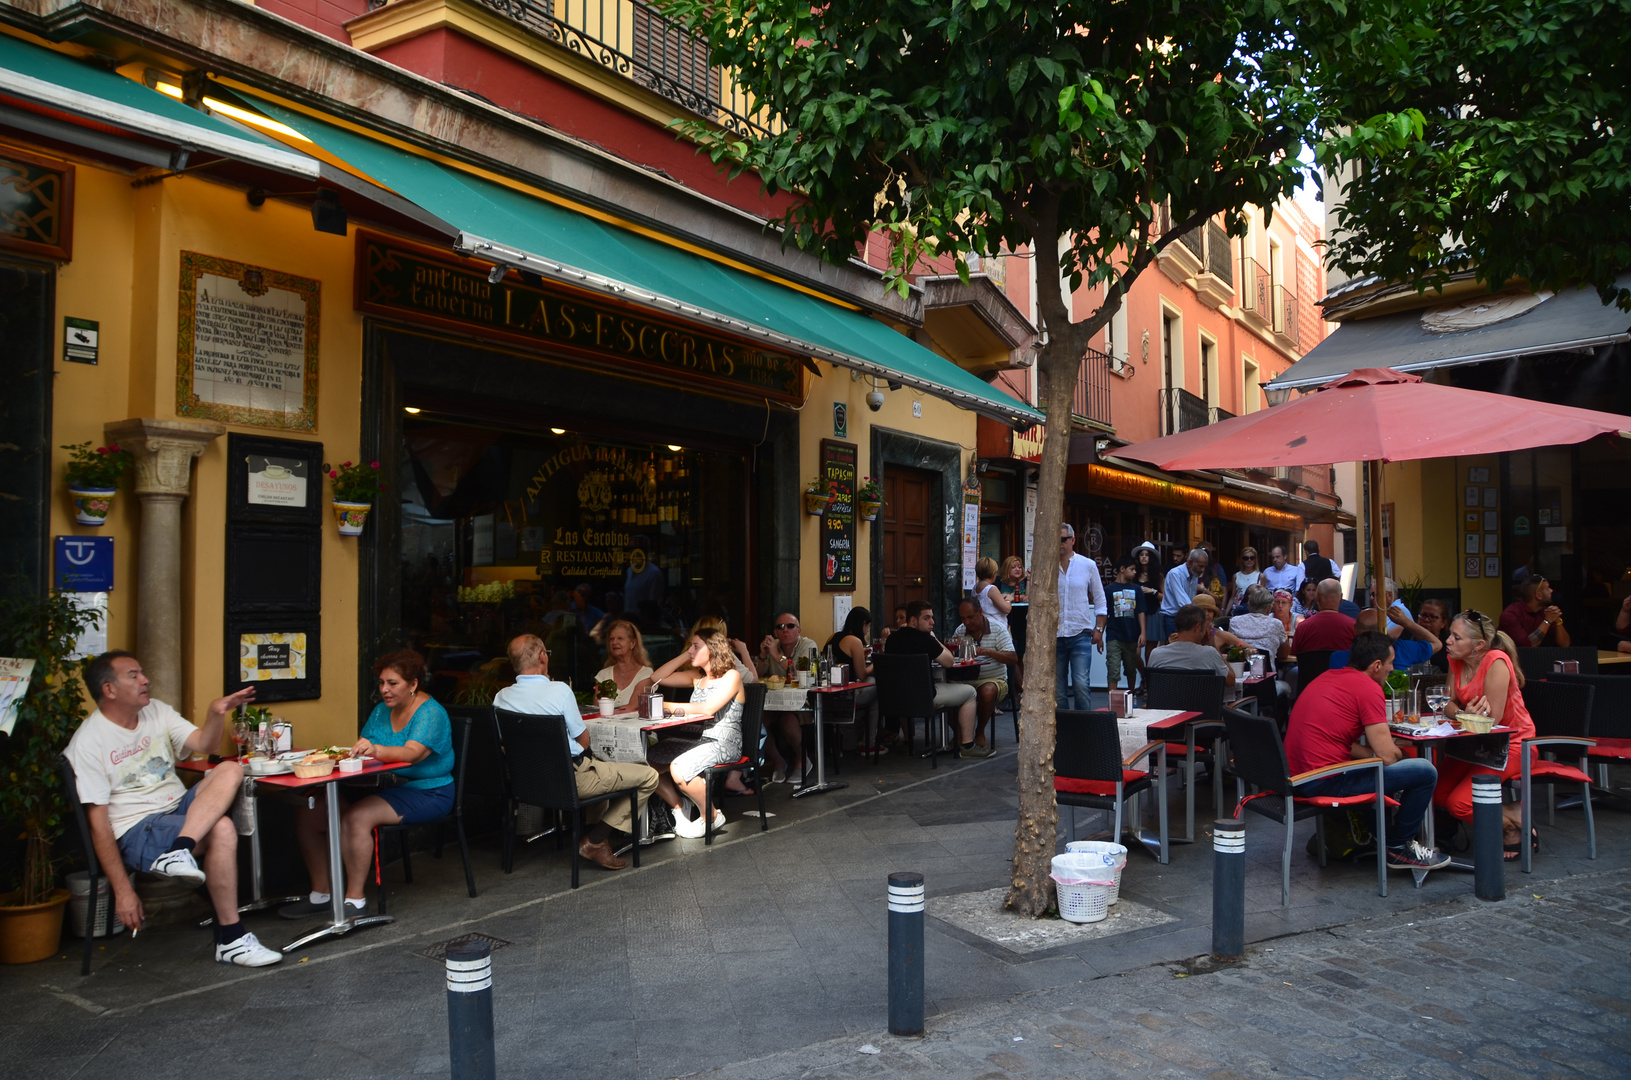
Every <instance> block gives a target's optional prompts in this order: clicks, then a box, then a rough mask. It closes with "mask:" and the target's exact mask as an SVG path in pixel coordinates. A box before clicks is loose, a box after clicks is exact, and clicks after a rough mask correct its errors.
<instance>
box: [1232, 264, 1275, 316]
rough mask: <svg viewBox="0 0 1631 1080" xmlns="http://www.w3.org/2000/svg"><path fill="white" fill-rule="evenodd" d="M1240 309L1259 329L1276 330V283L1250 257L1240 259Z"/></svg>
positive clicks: (1260, 265) (1261, 265)
mask: <svg viewBox="0 0 1631 1080" xmlns="http://www.w3.org/2000/svg"><path fill="white" fill-rule="evenodd" d="M1240 307H1241V310H1242V311H1244V312H1245V314H1246V317H1247V318H1248V319H1250V320H1251V321H1252V322H1253V323H1255V324H1256V325H1257V327H1258V328H1259V329H1261V330H1272V329H1273V328H1274V282H1273V279H1272V278H1271V277H1270V276H1269V272H1268V271H1267V270H1265V269H1264V268H1263V264H1262V263H1260V262H1258V261H1257V260H1256V259H1254V258H1252V257H1251V256H1250V255H1244V256H1242V257H1241V259H1240Z"/></svg>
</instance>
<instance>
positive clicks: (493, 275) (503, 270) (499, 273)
mask: <svg viewBox="0 0 1631 1080" xmlns="http://www.w3.org/2000/svg"><path fill="white" fill-rule="evenodd" d="M509 272H510V271H509V268H508V267H506V266H502V265H501V266H495V267H493V268H492V269H491V270H489V271H487V283H488V284H489V285H497V284H498V283H499V282H501V281H503V280H504V275H505V274H507V273H509Z"/></svg>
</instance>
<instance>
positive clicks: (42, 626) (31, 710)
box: [0, 592, 98, 964]
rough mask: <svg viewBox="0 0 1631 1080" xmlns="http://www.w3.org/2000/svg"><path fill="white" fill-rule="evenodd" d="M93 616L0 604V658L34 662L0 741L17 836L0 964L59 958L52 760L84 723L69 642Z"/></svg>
mask: <svg viewBox="0 0 1631 1080" xmlns="http://www.w3.org/2000/svg"><path fill="white" fill-rule="evenodd" d="M97 620H98V616H97V614H96V613H95V612H93V611H87V610H82V609H81V608H79V607H78V606H77V605H75V604H74V602H73V601H72V599H70V598H69V597H68V596H67V595H66V594H64V593H56V592H54V593H52V594H51V595H49V596H46V597H35V596H11V597H6V598H4V599H0V656H10V657H17V658H19V659H25V660H33V661H34V670H33V672H32V678H31V680H30V682H29V688H28V692H27V693H26V694H25V696H24V697H23V699H22V700H21V701H19V702H18V703H17V720H16V724H15V725H14V726H13V727H12V729H11V733H10V734H9V735H4V736H0V778H3V782H0V823H3V825H4V827H5V828H7V829H8V830H13V831H12V832H11V833H10V835H13V836H16V835H18V834H19V833H20V834H21V835H22V838H23V841H24V857H23V868H22V874H21V880H20V881H18V882H17V884H18V885H19V888H17V889H16V890H14V891H12V892H8V893H3V894H0V963H7V964H26V963H32V962H33V961H35V960H43V959H45V958H46V957H48V956H51V955H52V954H53V953H55V952H56V950H57V943H58V941H60V940H61V938H62V915H63V907H64V905H66V904H67V902H68V890H67V889H59V888H57V887H56V874H55V870H54V864H55V860H54V859H53V857H52V846H53V845H54V844H55V843H56V841H57V839H58V838H59V837H60V836H61V835H62V830H63V828H64V825H65V823H66V822H67V820H68V816H69V814H71V813H72V810H71V808H70V807H69V804H68V802H67V801H66V800H67V799H70V798H78V797H79V795H78V793H77V792H66V793H65V792H64V791H63V790H62V781H61V773H60V772H59V770H58V765H57V758H58V757H59V756H60V755H61V754H62V751H63V750H64V749H66V748H67V746H68V740H69V739H70V738H72V737H73V734H74V731H75V730H76V729H77V728H78V727H79V723H80V721H81V720H83V719H84V718H85V716H86V711H85V696H84V692H83V688H82V687H81V686H80V682H79V666H80V665H79V663H78V662H77V661H75V660H71V659H69V657H71V656H72V655H73V652H74V642H75V641H76V640H77V639H78V638H79V635H80V634H81V633H82V632H83V631H84V630H86V629H87V628H88V627H91V626H94V625H95V624H96V622H97Z"/></svg>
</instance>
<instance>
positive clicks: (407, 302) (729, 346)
mask: <svg viewBox="0 0 1631 1080" xmlns="http://www.w3.org/2000/svg"><path fill="white" fill-rule="evenodd" d="M358 249H359V250H358V256H359V263H360V268H361V270H362V273H361V274H359V275H358V294H357V307H358V309H359V310H362V311H372V312H376V313H378V314H382V315H395V316H398V317H406V318H411V319H415V320H417V321H422V322H434V323H437V324H440V325H451V326H455V327H457V328H459V329H463V330H466V331H476V332H481V333H486V334H492V335H497V336H501V337H504V338H507V339H509V340H512V341H520V342H523V343H526V344H531V345H538V344H547V345H551V346H555V347H558V348H562V349H565V350H568V351H571V352H574V353H578V354H583V355H588V356H593V357H597V358H616V359H618V360H622V361H625V362H628V361H632V362H634V363H636V364H639V365H641V366H643V367H646V368H649V369H651V370H652V371H653V372H654V373H656V374H658V375H663V376H666V377H668V378H675V377H682V378H687V379H690V378H701V379H704V380H707V381H710V382H713V383H715V384H719V385H722V386H723V387H725V388H727V389H730V390H733V391H735V392H736V393H747V394H749V395H750V396H753V397H768V398H772V399H775V400H780V401H787V402H792V403H795V404H796V403H797V402H798V401H799V400H801V398H802V394H801V392H800V391H801V390H802V366H801V364H800V362H799V361H798V360H797V359H795V358H794V357H792V356H788V355H786V354H784V353H773V352H766V351H765V350H763V349H759V348H755V347H754V346H752V345H748V344H744V343H742V342H739V341H734V340H731V339H729V338H721V337H713V336H710V335H708V334H703V333H698V332H697V331H696V330H695V329H694V328H692V327H689V326H687V325H685V324H683V323H679V322H672V323H671V322H666V321H663V320H660V319H655V318H650V317H647V316H646V315H644V314H640V313H637V312H635V311H633V310H631V309H629V308H626V307H622V306H616V305H613V304H602V303H598V302H596V301H595V300H593V299H591V298H586V297H584V296H582V295H581V294H579V293H575V292H571V291H568V290H565V289H552V288H550V287H548V286H542V287H540V286H538V285H529V284H522V283H520V282H517V281H512V280H510V279H508V278H506V279H505V280H503V281H500V282H499V283H498V284H496V285H495V284H492V283H490V282H489V281H488V280H487V270H486V268H485V267H483V266H480V265H477V264H474V263H467V262H463V261H461V260H457V259H452V258H448V257H444V256H440V255H437V254H433V253H430V252H421V251H414V250H411V249H409V248H406V247H404V246H402V245H399V244H394V243H389V242H386V241H384V240H382V239H381V238H379V237H376V236H368V235H360V236H359V237H358Z"/></svg>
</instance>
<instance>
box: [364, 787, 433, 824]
mask: <svg viewBox="0 0 1631 1080" xmlns="http://www.w3.org/2000/svg"><path fill="white" fill-rule="evenodd" d="M364 794H366V795H378V796H379V797H380V798H382V799H384V800H385V802H386V804H387V805H389V806H390V808H391V809H392V810H395V811H396V812H397V813H398V814H400V815H402V824H404V825H423V824H424V823H425V822H427V821H441V820H442V819H443V818H445V817H447V815H449V814H451V813H452V812H453V782H452V781H451V780H450V781H448V782H447V783H445V784H443V785H442V786H441V787H433V788H411V787H388V788H380V789H379V790H378V791H369V792H366V793H364Z"/></svg>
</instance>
